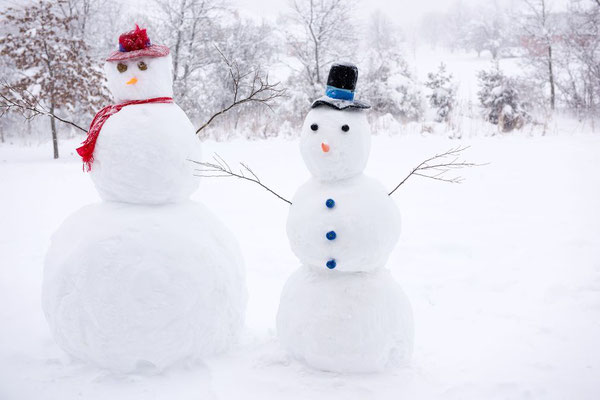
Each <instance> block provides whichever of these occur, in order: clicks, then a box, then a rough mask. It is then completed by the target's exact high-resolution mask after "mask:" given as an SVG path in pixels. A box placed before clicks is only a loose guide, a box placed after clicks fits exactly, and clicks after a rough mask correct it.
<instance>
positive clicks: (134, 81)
mask: <svg viewBox="0 0 600 400" xmlns="http://www.w3.org/2000/svg"><path fill="white" fill-rule="evenodd" d="M125 83H126V84H128V85H133V84H135V83H137V78H136V77H135V76H134V77H133V78H131V79H130V80H128V81H127V82H125Z"/></svg>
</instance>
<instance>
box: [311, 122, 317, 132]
mask: <svg viewBox="0 0 600 400" xmlns="http://www.w3.org/2000/svg"><path fill="white" fill-rule="evenodd" d="M310 129H312V130H313V131H317V130H319V125H317V124H312V125H311V126H310Z"/></svg>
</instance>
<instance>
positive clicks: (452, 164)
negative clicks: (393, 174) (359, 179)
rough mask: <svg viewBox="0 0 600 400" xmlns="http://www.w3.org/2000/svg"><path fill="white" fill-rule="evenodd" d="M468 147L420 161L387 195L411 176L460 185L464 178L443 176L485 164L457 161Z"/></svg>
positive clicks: (451, 150) (454, 149) (459, 147)
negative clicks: (453, 171) (449, 172)
mask: <svg viewBox="0 0 600 400" xmlns="http://www.w3.org/2000/svg"><path fill="white" fill-rule="evenodd" d="M469 147H470V146H458V147H456V148H452V149H450V150H448V151H446V152H444V153H440V154H436V155H434V156H432V157H429V158H428V159H426V160H425V161H422V162H421V163H420V164H419V165H417V166H416V167H414V168H413V169H412V171H410V173H409V174H408V175H407V176H406V177H405V178H404V179H402V181H400V183H399V184H398V185H396V187H395V188H394V190H392V191H391V192H390V193H389V195H390V196H391V195H392V194H394V192H395V191H396V190H398V188H399V187H400V186H402V184H404V182H406V181H407V180H408V178H410V177H411V176H413V175H415V176H421V177H423V178H429V179H433V180H436V181H442V182H449V183H461V182H462V181H463V180H464V178H462V177H461V176H455V177H446V176H443V175H444V174H445V173H446V172H448V171H452V170H457V169H461V168H468V167H479V166H482V165H485V164H475V163H471V162H466V161H459V158H460V156H461V155H462V152H463V151H465V150H466V149H468V148H469ZM431 171H434V173H432V172H431Z"/></svg>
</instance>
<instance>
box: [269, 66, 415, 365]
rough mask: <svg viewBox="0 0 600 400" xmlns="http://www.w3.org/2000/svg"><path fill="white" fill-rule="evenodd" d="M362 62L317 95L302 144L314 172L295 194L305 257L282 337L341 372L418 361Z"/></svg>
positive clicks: (307, 357) (290, 284)
mask: <svg viewBox="0 0 600 400" xmlns="http://www.w3.org/2000/svg"><path fill="white" fill-rule="evenodd" d="M357 79H358V69H357V68H356V67H355V66H354V65H351V64H335V65H333V66H332V67H331V70H330V72H329V77H328V80H327V90H326V95H325V96H323V97H321V98H319V99H317V100H316V101H315V102H314V103H313V104H312V109H311V111H310V112H309V113H308V115H307V116H306V119H305V121H304V125H303V127H302V134H301V141H300V150H301V153H302V157H303V159H304V161H305V163H306V166H307V167H308V169H309V171H310V173H311V174H312V178H311V179H309V181H308V182H306V183H305V184H304V185H303V186H301V187H300V189H298V192H297V193H296V195H295V196H294V198H293V199H292V205H291V208H290V212H289V217H288V222H287V234H288V237H289V241H290V245H291V248H292V250H293V252H294V253H295V254H296V256H297V257H298V258H299V259H300V261H301V262H302V266H301V267H300V268H299V269H298V270H296V272H295V273H294V274H293V275H292V276H291V277H290V278H289V280H288V281H287V283H286V285H285V287H284V289H283V292H282V294H281V302H280V305H279V311H278V314H277V333H278V336H279V339H280V341H281V343H282V345H283V346H284V347H285V348H286V349H287V350H288V352H289V353H290V354H291V355H292V356H294V357H295V358H296V359H298V360H301V361H303V362H304V363H306V364H307V365H309V366H312V367H314V368H317V369H322V370H327V371H335V372H350V373H353V372H374V371H381V370H383V369H385V368H387V367H389V366H391V365H398V364H401V363H405V362H406V361H408V359H409V357H410V354H411V352H412V341H413V339H412V336H413V323H412V313H411V308H410V304H409V302H408V300H407V298H406V296H405V295H404V293H403V292H402V290H401V288H400V286H399V285H398V284H397V283H396V282H395V281H394V279H393V278H392V276H391V274H390V272H389V270H388V269H386V268H385V265H386V262H387V259H388V257H389V255H390V253H391V251H392V249H393V248H394V246H395V245H396V242H397V241H398V238H399V234H400V217H399V213H398V210H397V208H396V206H395V204H394V202H393V201H392V200H391V198H390V197H389V196H388V193H387V191H386V190H385V189H384V188H383V186H382V185H381V184H380V183H379V182H378V181H377V180H375V179H373V178H370V177H368V176H365V175H364V174H363V170H364V169H365V166H366V164H367V160H368V156H369V150H370V128H369V123H368V121H367V116H366V111H365V110H366V109H368V108H369V107H370V106H369V105H368V104H366V103H364V102H362V101H359V100H355V99H354V89H355V86H356V82H357Z"/></svg>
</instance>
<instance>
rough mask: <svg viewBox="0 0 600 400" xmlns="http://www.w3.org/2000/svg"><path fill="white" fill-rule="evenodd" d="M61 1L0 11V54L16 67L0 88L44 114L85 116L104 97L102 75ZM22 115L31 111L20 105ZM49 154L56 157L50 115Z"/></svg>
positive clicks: (55, 137) (11, 99) (7, 96)
mask: <svg viewBox="0 0 600 400" xmlns="http://www.w3.org/2000/svg"><path fill="white" fill-rule="evenodd" d="M61 4H62V2H61V1H58V2H50V1H44V0H40V1H38V2H37V3H32V4H29V5H26V6H23V7H18V8H12V7H11V8H8V9H6V10H5V11H3V12H2V13H1V14H0V16H1V19H2V23H3V24H5V26H8V28H7V32H8V33H7V34H5V35H3V36H1V37H0V56H2V57H4V58H5V59H6V60H8V61H7V62H8V63H9V64H10V65H11V66H12V67H13V68H14V69H15V70H18V71H21V73H20V74H19V75H18V78H17V79H15V80H14V81H11V82H7V83H6V84H5V87H4V88H3V93H2V94H3V96H4V97H3V98H4V100H5V101H8V102H16V103H20V104H23V103H26V104H29V105H33V106H35V107H37V108H38V109H43V110H45V111H46V112H47V113H46V114H56V113H59V112H64V113H69V114H71V115H72V116H74V118H72V119H77V118H78V117H79V118H81V117H82V116H81V115H79V114H80V113H83V117H84V118H85V120H88V121H89V119H90V118H91V116H93V115H94V112H95V111H96V110H97V109H98V108H99V107H100V106H101V105H102V104H103V103H104V102H105V101H106V89H105V86H104V78H103V76H102V73H101V72H100V67H99V65H98V64H97V63H96V62H94V61H93V60H92V58H91V57H90V56H89V53H88V52H89V47H88V45H87V44H86V43H85V42H84V41H83V40H82V39H80V38H78V37H77V35H75V34H74V33H73V32H72V23H73V18H74V17H68V16H64V15H63V14H62V13H61V11H60V8H59V6H60V5H61ZM21 110H22V111H24V112H25V113H26V116H29V117H30V116H32V115H37V114H36V113H34V114H31V113H29V112H30V111H31V110H27V109H21ZM49 119H50V128H51V132H52V142H53V147H54V158H58V134H57V128H56V121H55V119H54V118H53V117H50V118H49Z"/></svg>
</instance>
